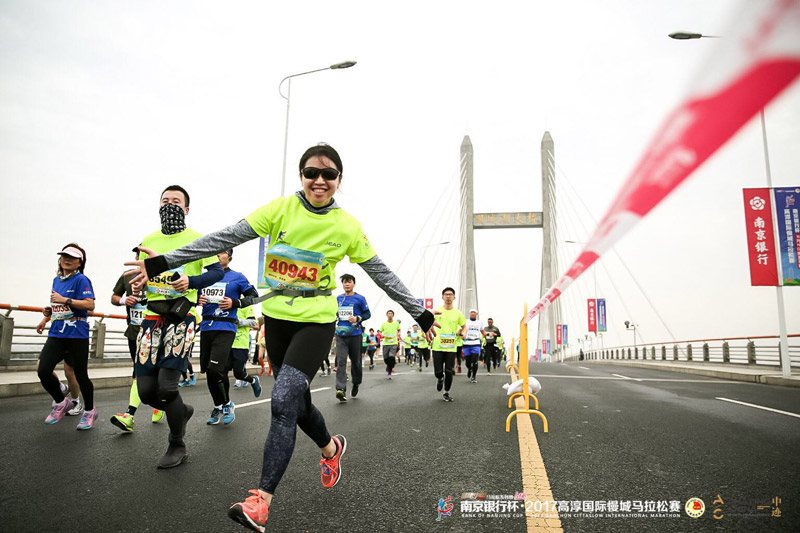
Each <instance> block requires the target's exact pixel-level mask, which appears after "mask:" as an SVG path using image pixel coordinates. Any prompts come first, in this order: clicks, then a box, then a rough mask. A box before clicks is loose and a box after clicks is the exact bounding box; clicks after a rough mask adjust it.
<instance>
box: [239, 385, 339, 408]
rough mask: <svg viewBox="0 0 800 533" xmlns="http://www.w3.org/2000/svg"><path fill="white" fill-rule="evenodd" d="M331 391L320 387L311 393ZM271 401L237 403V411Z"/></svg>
mask: <svg viewBox="0 0 800 533" xmlns="http://www.w3.org/2000/svg"><path fill="white" fill-rule="evenodd" d="M330 389H331V388H330V387H320V388H319V389H311V392H319V391H323V390H330ZM271 401H272V398H267V399H266V400H256V401H254V402H247V403H237V404H236V409H241V408H242V407H250V406H251V405H259V404H262V403H268V402H271Z"/></svg>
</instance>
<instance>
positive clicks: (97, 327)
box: [0, 303, 199, 369]
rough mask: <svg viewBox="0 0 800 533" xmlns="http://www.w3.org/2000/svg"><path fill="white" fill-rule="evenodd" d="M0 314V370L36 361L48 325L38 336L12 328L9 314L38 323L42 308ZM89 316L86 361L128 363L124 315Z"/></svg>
mask: <svg viewBox="0 0 800 533" xmlns="http://www.w3.org/2000/svg"><path fill="white" fill-rule="evenodd" d="M0 310H5V312H0V369H3V368H8V367H13V366H24V365H26V364H31V363H33V362H34V361H36V360H37V359H38V357H39V353H40V352H41V351H42V346H44V343H45V341H46V340H47V330H48V329H49V328H50V325H49V324H48V325H47V326H46V329H45V331H44V332H43V333H42V334H41V335H40V334H38V333H36V326H33V325H20V324H15V320H14V318H15V317H13V316H12V313H14V312H17V313H36V314H38V315H39V316H34V315H29V316H26V318H29V319H33V320H35V321H38V320H39V319H41V316H42V315H41V313H42V310H43V308H41V307H34V306H27V305H19V306H14V305H10V304H3V303H0ZM89 316H90V317H91V318H93V319H94V320H89V328H90V329H89V361H90V362H92V361H94V362H96V363H98V362H117V361H129V360H130V352H129V351H128V339H127V338H126V337H125V329H126V328H127V323H126V322H125V319H126V317H125V315H114V314H104V313H89ZM106 321H107V322H106ZM197 341H199V336H198V337H197V340H196V342H195V346H194V350H199V348H198V345H199V342H197ZM194 350H193V352H194ZM194 356H195V354H194V353H193V357H194Z"/></svg>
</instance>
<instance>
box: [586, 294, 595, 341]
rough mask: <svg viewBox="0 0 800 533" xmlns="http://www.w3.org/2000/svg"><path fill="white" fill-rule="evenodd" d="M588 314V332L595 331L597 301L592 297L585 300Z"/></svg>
mask: <svg viewBox="0 0 800 533" xmlns="http://www.w3.org/2000/svg"><path fill="white" fill-rule="evenodd" d="M586 305H587V307H588V309H587V311H588V315H589V333H597V301H596V300H595V299H594V298H589V299H588V300H586Z"/></svg>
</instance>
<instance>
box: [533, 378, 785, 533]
mask: <svg viewBox="0 0 800 533" xmlns="http://www.w3.org/2000/svg"><path fill="white" fill-rule="evenodd" d="M534 372H535V373H536V374H538V375H539V379H540V381H541V382H542V386H543V388H542V392H541V394H540V395H539V399H540V402H541V404H540V407H541V409H542V410H543V412H545V413H546V414H547V416H548V420H549V421H550V433H549V434H547V435H543V436H542V435H541V433H540V432H539V431H538V430H539V429H540V426H539V425H537V423H536V421H535V420H534V428H536V429H537V435H538V436H539V437H538V440H539V444H540V447H541V450H542V455H543V457H544V462H545V465H546V467H547V473H548V475H549V477H550V483H551V487H552V490H553V494H554V497H555V498H557V499H558V500H567V501H580V502H583V501H584V500H587V501H588V500H592V501H601V502H608V501H637V500H638V501H642V502H644V501H647V500H651V501H655V502H658V501H673V500H679V501H680V502H681V512H680V515H681V516H680V518H652V517H649V516H647V517H644V518H627V517H626V518H602V519H601V518H570V517H568V516H564V515H563V514H562V516H561V517H560V518H561V521H562V525H563V527H564V530H565V531H568V532H572V531H601V532H602V531H608V532H618V531H717V530H721V531H773V530H776V531H777V530H781V531H798V530H800V486H798V480H799V476H800V453H798V446H800V418H795V417H791V416H787V415H784V414H778V413H774V412H769V411H764V410H760V409H756V408H753V407H748V406H743V405H740V404H734V403H731V402H728V401H723V400H718V399H716V398H718V397H720V398H727V399H731V400H738V401H743V402H747V403H751V404H756V405H760V406H765V407H771V408H774V409H778V410H784V411H788V412H793V413H796V414H800V389H796V388H789V387H776V386H769V385H759V384H749V383H742V382H726V381H723V380H717V379H712V378H704V377H701V376H692V375H687V374H678V373H672V372H664V371H653V370H648V369H637V368H630V367H624V366H610V365H592V364H591V363H583V362H582V363H580V364H568V365H563V364H562V365H553V364H551V365H547V364H544V365H537V366H535V368H534ZM615 374H616V375H615ZM618 376H622V377H618ZM627 378H630V379H627ZM638 380H641V381H638ZM718 496H719V497H721V500H722V501H723V502H724V503H722V504H716V505H712V502H713V501H714V500H717V499H718ZM776 496H778V497H780V498H781V504H780V505H779V506H778V508H779V509H780V510H781V513H782V516H781V517H780V518H771V517H770V513H771V509H770V510H769V511H760V512H759V511H758V510H757V505H771V500H772V498H774V497H776ZM694 497H698V498H700V499H702V500H703V502H704V504H705V506H706V512H705V513H704V515H703V516H701V517H700V518H697V519H693V518H690V517H688V516H687V515H686V513H685V512H684V511H683V503H685V502H686V500H687V499H689V498H694ZM715 508H719V509H720V510H719V511H716V515H717V516H721V518H720V519H715V518H714V509H715ZM765 512H766V515H765ZM750 513H752V514H756V516H742V515H743V514H750Z"/></svg>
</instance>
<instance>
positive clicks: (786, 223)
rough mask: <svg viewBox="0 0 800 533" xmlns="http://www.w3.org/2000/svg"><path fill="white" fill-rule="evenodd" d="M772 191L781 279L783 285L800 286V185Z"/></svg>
mask: <svg viewBox="0 0 800 533" xmlns="http://www.w3.org/2000/svg"><path fill="white" fill-rule="evenodd" d="M772 192H773V200H774V202H773V205H774V209H775V219H776V220H777V222H778V225H777V228H776V230H777V232H778V243H779V245H780V249H779V253H780V260H779V261H778V270H779V272H780V278H779V279H780V280H781V281H782V285H794V286H800V205H798V204H800V187H791V188H775V189H772ZM751 264H752V263H751Z"/></svg>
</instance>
